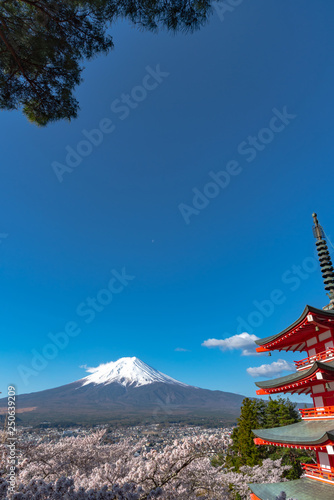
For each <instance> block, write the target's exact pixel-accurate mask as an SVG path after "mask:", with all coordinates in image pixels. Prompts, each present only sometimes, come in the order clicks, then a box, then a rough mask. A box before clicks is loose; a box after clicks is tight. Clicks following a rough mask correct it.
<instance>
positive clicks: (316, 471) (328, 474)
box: [301, 464, 334, 483]
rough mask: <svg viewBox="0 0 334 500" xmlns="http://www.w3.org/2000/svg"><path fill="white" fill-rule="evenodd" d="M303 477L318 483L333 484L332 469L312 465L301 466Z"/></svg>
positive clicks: (333, 472) (333, 475) (333, 470)
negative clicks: (315, 480)
mask: <svg viewBox="0 0 334 500" xmlns="http://www.w3.org/2000/svg"><path fill="white" fill-rule="evenodd" d="M301 465H302V467H303V469H304V472H305V475H306V476H307V477H312V478H314V479H319V480H320V481H325V482H328V483H334V469H333V468H328V469H327V468H325V467H321V465H313V464H301Z"/></svg>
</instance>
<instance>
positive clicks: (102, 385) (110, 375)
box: [0, 357, 243, 424]
mask: <svg viewBox="0 0 334 500" xmlns="http://www.w3.org/2000/svg"><path fill="white" fill-rule="evenodd" d="M84 368H85V369H86V372H87V373H89V375H88V376H86V377H84V378H82V379H80V380H77V381H76V382H72V383H70V384H67V385H63V386H60V387H56V388H54V389H48V390H45V391H40V392H35V393H30V394H22V395H18V396H17V398H16V400H17V412H18V417H19V418H20V419H21V421H22V423H23V424H25V423H27V424H38V423H41V422H42V421H48V422H51V423H59V424H69V423H71V424H81V423H82V424H84V423H108V422H109V423H113V422H122V423H129V424H130V423H140V422H142V421H151V420H153V421H174V422H175V421H180V420H187V421H189V420H190V419H191V420H192V421H196V422H197V421H199V420H203V419H206V418H215V419H216V418H219V419H223V420H224V421H225V422H230V423H231V422H235V420H236V417H237V416H238V415H239V413H240V407H241V404H242V400H243V396H241V395H239V394H234V393H231V392H223V391H211V390H208V389H200V388H198V387H194V386H191V385H187V384H184V383H183V382H179V381H178V380H175V379H173V378H172V377H170V376H168V375H165V374H163V373H161V372H159V371H158V370H156V369H155V368H152V367H151V366H149V365H147V364H146V363H144V362H143V361H141V360H140V359H138V358H136V357H132V358H120V359H118V360H117V361H112V362H110V363H105V364H101V365H100V366H98V367H97V368H87V367H84ZM6 407H7V399H5V398H3V399H0V414H1V413H4V411H5V408H6Z"/></svg>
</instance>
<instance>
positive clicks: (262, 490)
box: [249, 477, 334, 500]
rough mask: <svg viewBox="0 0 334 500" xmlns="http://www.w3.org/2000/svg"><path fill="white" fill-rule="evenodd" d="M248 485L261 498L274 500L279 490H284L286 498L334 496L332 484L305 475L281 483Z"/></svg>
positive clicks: (302, 499) (320, 499) (313, 499)
mask: <svg viewBox="0 0 334 500" xmlns="http://www.w3.org/2000/svg"><path fill="white" fill-rule="evenodd" d="M249 487H250V489H251V490H252V492H253V493H254V494H255V495H256V496H257V497H258V498H260V499H261V500H276V497H277V496H278V495H279V494H280V493H281V491H285V493H286V498H297V499H298V500H324V499H325V498H333V496H334V485H332V484H326V483H322V482H320V481H315V480H314V479H308V478H305V477H302V478H301V479H296V480H295V481H288V482H283V483H264V484H250V485H249Z"/></svg>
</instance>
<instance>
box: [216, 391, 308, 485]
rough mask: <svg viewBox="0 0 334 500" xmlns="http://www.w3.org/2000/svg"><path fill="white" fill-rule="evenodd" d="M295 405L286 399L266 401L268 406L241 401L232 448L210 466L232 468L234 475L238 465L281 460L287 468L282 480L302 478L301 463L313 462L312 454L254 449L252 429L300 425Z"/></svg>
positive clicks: (255, 401)
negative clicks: (284, 478) (297, 423)
mask: <svg viewBox="0 0 334 500" xmlns="http://www.w3.org/2000/svg"><path fill="white" fill-rule="evenodd" d="M295 408H296V405H295V403H292V402H291V401H290V400H289V399H288V398H286V399H285V398H278V399H271V398H269V401H268V402H264V401H261V400H251V399H249V398H245V399H244V400H243V404H242V407H241V414H240V418H239V419H238V425H237V427H235V428H234V430H233V432H232V435H231V438H232V444H231V446H230V447H229V450H228V452H227V455H226V456H224V455H223V454H220V455H218V456H217V457H215V460H214V461H213V462H212V463H213V465H223V464H224V465H226V466H227V467H235V469H236V470H237V471H238V470H239V468H240V467H241V466H242V465H250V466H253V465H258V464H261V463H262V460H263V459H265V458H271V459H272V460H276V459H278V458H282V465H291V466H292V467H291V469H290V470H289V471H286V473H285V474H284V476H285V477H286V478H287V479H297V478H299V477H300V476H301V474H302V472H303V471H302V468H301V463H303V462H310V461H313V460H314V453H313V452H309V451H305V450H298V449H293V448H279V447H276V446H256V445H255V444H254V441H253V438H254V437H255V436H254V434H253V432H252V429H260V428H266V429H268V428H271V427H282V426H285V425H290V424H294V423H296V422H298V421H300V416H299V413H298V412H297V411H296V409H295Z"/></svg>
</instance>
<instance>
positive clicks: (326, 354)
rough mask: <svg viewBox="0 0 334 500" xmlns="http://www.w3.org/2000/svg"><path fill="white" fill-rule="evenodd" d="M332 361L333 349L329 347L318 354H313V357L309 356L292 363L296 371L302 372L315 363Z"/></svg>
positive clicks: (333, 356)
mask: <svg viewBox="0 0 334 500" xmlns="http://www.w3.org/2000/svg"><path fill="white" fill-rule="evenodd" d="M333 359H334V347H330V348H329V349H327V350H326V351H322V352H318V354H315V355H314V356H309V357H308V358H304V359H301V360H300V361H294V363H295V366H296V368H297V370H304V369H305V368H307V367H308V366H310V365H312V363H314V362H315V361H331V360H333Z"/></svg>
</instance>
